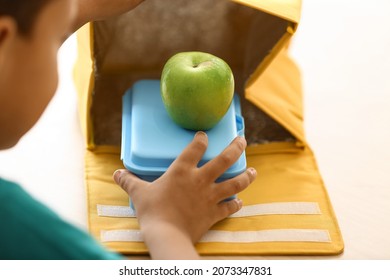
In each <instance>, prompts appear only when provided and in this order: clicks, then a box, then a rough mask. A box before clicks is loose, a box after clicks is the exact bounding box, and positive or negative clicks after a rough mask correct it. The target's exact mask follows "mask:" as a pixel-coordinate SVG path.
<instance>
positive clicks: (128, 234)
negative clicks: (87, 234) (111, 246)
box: [100, 229, 143, 242]
mask: <svg viewBox="0 0 390 280" xmlns="http://www.w3.org/2000/svg"><path fill="white" fill-rule="evenodd" d="M100 239H101V241H102V242H121V241H124V242H143V238H142V235H141V231H139V230H132V229H120V230H102V231H100Z"/></svg>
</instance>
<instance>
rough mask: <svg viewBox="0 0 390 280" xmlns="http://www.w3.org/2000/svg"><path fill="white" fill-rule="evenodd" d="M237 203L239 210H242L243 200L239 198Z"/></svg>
mask: <svg viewBox="0 0 390 280" xmlns="http://www.w3.org/2000/svg"><path fill="white" fill-rule="evenodd" d="M236 202H237V206H238V210H240V209H241V208H242V200H241V199H239V198H236Z"/></svg>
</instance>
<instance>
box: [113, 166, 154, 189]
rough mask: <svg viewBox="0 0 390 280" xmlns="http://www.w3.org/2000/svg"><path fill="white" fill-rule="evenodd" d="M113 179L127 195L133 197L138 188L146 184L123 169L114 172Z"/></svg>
mask: <svg viewBox="0 0 390 280" xmlns="http://www.w3.org/2000/svg"><path fill="white" fill-rule="evenodd" d="M113 178H114V181H115V183H117V184H118V185H119V186H120V187H121V188H122V189H123V190H124V191H125V192H127V194H129V195H133V194H134V192H136V191H137V189H138V188H139V187H143V186H145V185H146V184H148V183H147V182H145V181H143V180H141V179H140V178H138V177H137V176H135V175H134V174H132V173H130V172H129V171H128V170H125V169H118V170H116V171H115V172H114V174H113Z"/></svg>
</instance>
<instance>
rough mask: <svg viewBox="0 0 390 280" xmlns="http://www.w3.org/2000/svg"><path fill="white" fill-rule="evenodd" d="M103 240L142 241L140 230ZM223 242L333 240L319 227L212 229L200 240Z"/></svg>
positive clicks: (110, 233)
mask: <svg viewBox="0 0 390 280" xmlns="http://www.w3.org/2000/svg"><path fill="white" fill-rule="evenodd" d="M100 235H101V241H102V242H121V241H122V242H142V241H143V239H142V236H141V233H140V231H139V230H109V231H101V234H100ZM199 242H202V243H207V242H222V243H257V242H331V238H330V235H329V232H328V231H327V230H319V229H270V230H258V231H222V230H210V231H208V232H207V233H206V234H205V235H204V236H203V237H202V239H201V240H200V241H199Z"/></svg>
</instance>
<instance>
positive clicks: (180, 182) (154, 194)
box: [114, 132, 256, 259]
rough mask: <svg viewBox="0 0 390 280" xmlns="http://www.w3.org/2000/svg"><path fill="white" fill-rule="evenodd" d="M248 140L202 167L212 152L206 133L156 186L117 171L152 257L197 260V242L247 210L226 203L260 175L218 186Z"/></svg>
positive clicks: (249, 172) (250, 170) (117, 179)
mask: <svg viewBox="0 0 390 280" xmlns="http://www.w3.org/2000/svg"><path fill="white" fill-rule="evenodd" d="M245 147H246V141H245V139H244V138H241V137H238V138H236V139H235V140H234V141H233V142H232V143H231V144H230V145H229V146H228V147H227V148H226V149H225V150H224V151H223V152H222V153H221V154H220V155H218V156H217V157H216V158H214V159H213V160H211V161H209V162H208V163H206V164H204V165H203V166H201V167H198V163H199V161H200V160H201V158H202V156H203V154H204V153H205V151H206V149H207V135H206V134H205V133H202V132H200V133H199V132H198V133H197V134H196V135H195V137H194V139H193V141H192V142H191V143H190V144H189V145H188V146H187V148H186V149H185V150H184V151H183V152H182V154H181V155H179V157H178V158H177V159H176V160H175V161H174V162H173V163H172V165H171V166H170V167H169V169H168V170H167V172H165V173H164V174H163V175H162V176H161V177H160V178H158V179H157V180H155V181H154V182H151V183H149V182H146V181H143V180H141V179H139V178H137V177H136V176H135V175H133V174H131V173H130V172H129V171H127V170H118V171H116V172H115V173H114V180H115V182H116V183H117V184H118V185H120V186H121V187H122V188H123V189H124V190H125V191H126V192H127V193H128V194H129V195H130V197H131V199H132V201H133V203H134V206H135V208H136V211H137V217H138V222H139V224H140V227H141V232H142V235H143V237H144V240H145V243H146V245H147V247H148V248H149V252H150V254H151V257H152V258H153V259H196V258H198V257H199V256H198V254H197V252H196V250H195V248H194V244H195V243H196V242H197V241H199V239H200V238H201V237H202V236H203V235H204V234H205V233H206V231H207V230H208V229H209V228H210V227H211V226H212V225H213V224H215V223H216V222H218V221H220V220H222V219H224V218H226V217H227V216H229V215H231V214H233V213H235V212H237V211H238V210H239V209H240V208H241V207H242V202H241V201H240V200H239V199H233V200H229V201H225V199H227V198H230V197H231V196H233V195H234V194H236V193H238V192H240V191H242V190H244V189H245V188H246V187H247V186H248V185H249V184H250V183H251V182H252V181H253V180H254V179H255V177H256V171H255V170H254V169H253V168H248V170H247V171H246V172H244V173H242V174H240V175H238V176H237V177H234V178H231V179H229V180H226V181H223V182H220V183H215V181H216V179H217V178H218V177H220V176H221V175H222V174H223V173H224V172H225V171H226V170H227V169H228V168H229V167H230V166H231V165H232V164H233V163H234V162H236V161H237V159H238V158H239V157H240V155H241V154H242V153H243V151H244V149H245Z"/></svg>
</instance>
